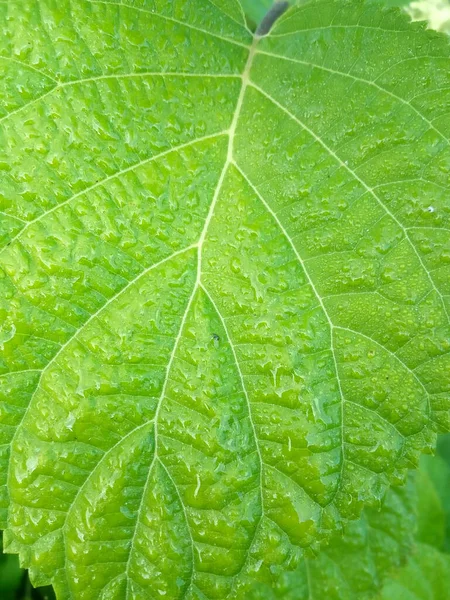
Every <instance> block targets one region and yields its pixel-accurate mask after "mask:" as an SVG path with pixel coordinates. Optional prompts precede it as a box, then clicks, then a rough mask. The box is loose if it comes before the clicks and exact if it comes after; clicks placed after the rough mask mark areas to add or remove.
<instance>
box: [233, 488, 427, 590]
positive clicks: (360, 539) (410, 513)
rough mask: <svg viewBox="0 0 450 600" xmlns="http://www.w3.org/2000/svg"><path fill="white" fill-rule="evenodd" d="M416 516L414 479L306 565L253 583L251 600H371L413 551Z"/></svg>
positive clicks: (389, 493)
mask: <svg viewBox="0 0 450 600" xmlns="http://www.w3.org/2000/svg"><path fill="white" fill-rule="evenodd" d="M416 511H417V492H416V485H415V483H414V482H413V481H412V480H411V481H409V482H408V485H407V486H405V487H401V488H398V489H396V488H392V489H391V490H390V491H389V492H388V494H387V497H386V501H385V502H384V504H383V507H382V508H381V510H379V511H377V510H373V509H366V510H365V511H364V513H363V516H362V518H361V519H360V520H358V521H355V522H353V523H350V524H349V525H348V526H347V528H346V531H345V533H344V535H343V536H342V537H341V536H336V537H335V539H333V540H332V542H331V543H330V544H329V546H327V547H325V548H324V549H322V550H321V552H320V553H319V554H318V556H317V557H316V558H307V559H304V560H302V562H301V564H300V566H299V567H298V569H297V570H296V571H295V572H291V573H282V574H281V575H280V577H279V578H274V577H273V576H272V580H271V581H270V584H266V585H263V584H261V585H259V586H255V585H252V583H251V582H249V589H248V590H247V593H246V595H245V596H243V597H245V598H249V599H251V600H257V599H261V600H275V599H277V598H283V600H308V599H310V598H324V599H325V598H326V599H327V600H364V599H369V598H373V597H374V596H375V595H376V593H377V592H378V590H379V588H380V587H381V586H382V583H383V581H384V579H385V578H386V576H388V575H389V574H390V573H391V572H392V571H393V570H394V569H395V568H398V567H400V565H401V564H402V563H404V562H405V560H406V558H407V557H408V556H409V555H410V553H411V551H412V544H413V533H414V530H415V518H416Z"/></svg>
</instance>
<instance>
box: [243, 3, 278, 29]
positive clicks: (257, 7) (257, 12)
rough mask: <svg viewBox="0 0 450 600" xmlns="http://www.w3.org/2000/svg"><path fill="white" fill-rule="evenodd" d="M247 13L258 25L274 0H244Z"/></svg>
mask: <svg viewBox="0 0 450 600" xmlns="http://www.w3.org/2000/svg"><path fill="white" fill-rule="evenodd" d="M241 4H242V7H243V9H244V12H245V14H246V15H247V17H248V18H249V19H250V21H251V22H252V23H254V24H255V25H257V24H258V23H260V22H261V21H262V19H263V18H264V16H265V14H266V13H267V11H268V10H269V9H270V7H271V6H272V5H273V1H272V0H242V2H241Z"/></svg>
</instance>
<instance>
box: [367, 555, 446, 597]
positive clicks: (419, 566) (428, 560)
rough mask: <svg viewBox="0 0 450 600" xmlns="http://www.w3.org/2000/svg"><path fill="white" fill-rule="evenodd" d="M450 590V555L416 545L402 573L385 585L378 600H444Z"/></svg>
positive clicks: (400, 571) (399, 572)
mask: <svg viewBox="0 0 450 600" xmlns="http://www.w3.org/2000/svg"><path fill="white" fill-rule="evenodd" d="M449 586H450V555H448V554H443V553H441V552H439V551H438V550H436V548H434V547H433V546H427V545H426V544H419V546H418V548H417V550H416V552H415V553H414V554H413V555H412V557H411V558H410V560H409V561H408V562H407V564H406V565H405V567H404V568H403V569H400V570H399V571H398V572H397V573H396V574H395V575H394V576H393V577H392V579H391V580H390V581H389V582H387V583H386V585H385V586H384V587H383V590H382V592H381V594H380V596H379V600H393V598H395V600H443V599H444V598H447V597H448V590H449Z"/></svg>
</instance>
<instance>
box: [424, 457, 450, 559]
mask: <svg viewBox="0 0 450 600" xmlns="http://www.w3.org/2000/svg"><path fill="white" fill-rule="evenodd" d="M418 490H419V503H418V513H419V521H418V534H417V538H418V540H419V541H421V542H423V543H425V544H428V545H431V546H435V547H436V548H437V549H439V550H446V551H448V550H449V549H450V535H449V534H450V467H449V465H448V464H447V463H446V462H445V461H444V460H443V459H442V458H441V457H440V456H434V457H430V456H424V457H422V461H421V469H420V471H419V474H418Z"/></svg>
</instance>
